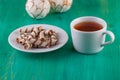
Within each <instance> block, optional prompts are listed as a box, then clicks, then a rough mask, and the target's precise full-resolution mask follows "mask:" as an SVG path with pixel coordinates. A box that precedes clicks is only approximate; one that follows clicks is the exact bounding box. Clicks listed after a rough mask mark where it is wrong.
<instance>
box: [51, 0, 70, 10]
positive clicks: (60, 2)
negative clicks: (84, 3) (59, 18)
mask: <svg viewBox="0 0 120 80" xmlns="http://www.w3.org/2000/svg"><path fill="white" fill-rule="evenodd" d="M49 2H50V4H51V7H52V8H53V10H54V11H55V12H66V11H68V10H69V9H70V7H71V5H72V0H49Z"/></svg>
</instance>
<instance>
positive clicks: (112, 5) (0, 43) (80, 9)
mask: <svg viewBox="0 0 120 80" xmlns="http://www.w3.org/2000/svg"><path fill="white" fill-rule="evenodd" d="M25 2H26V0H0V80H120V0H74V3H73V5H72V8H71V9H70V10H69V11H68V12H66V13H62V14H59V13H53V12H51V13H50V14H49V15H48V16H47V17H46V18H44V19H42V20H35V19H32V18H30V17H29V16H28V14H27V13H26V11H25ZM80 16H97V17H101V18H103V19H105V20H106V21H107V23H108V30H111V31H112V32H114V34H115V37H116V39H115V42H114V43H113V44H111V45H109V46H105V48H104V50H103V51H101V52H100V53H99V54H96V55H82V54H79V53H78V52H76V51H75V50H74V48H73V45H72V39H71V33H70V26H69V25H70V22H71V21H72V20H73V19H74V18H77V17H80ZM35 23H46V24H51V25H56V26H59V27H61V28H62V29H64V30H65V31H66V32H67V33H68V35H69V41H68V43H67V44H66V45H65V46H64V47H63V48H61V49H59V50H57V51H54V52H50V53H44V54H28V53H23V52H19V51H17V50H15V49H13V48H12V47H11V46H10V45H9V44H8V36H9V34H10V33H11V32H12V31H13V30H14V29H16V28H18V27H20V26H23V25H27V24H35ZM107 39H109V38H108V37H107Z"/></svg>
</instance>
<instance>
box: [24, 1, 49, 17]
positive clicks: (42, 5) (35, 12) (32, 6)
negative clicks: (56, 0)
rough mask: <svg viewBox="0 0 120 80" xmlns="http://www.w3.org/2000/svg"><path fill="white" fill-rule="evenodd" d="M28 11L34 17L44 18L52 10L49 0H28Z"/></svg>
mask: <svg viewBox="0 0 120 80" xmlns="http://www.w3.org/2000/svg"><path fill="white" fill-rule="evenodd" d="M26 11H27V13H28V14H29V16H31V17H32V18H36V19H40V18H44V17H45V16H46V15H47V14H48V13H49V11H50V3H49V1H48V0H27V2H26Z"/></svg>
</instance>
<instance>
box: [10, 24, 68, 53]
mask: <svg viewBox="0 0 120 80" xmlns="http://www.w3.org/2000/svg"><path fill="white" fill-rule="evenodd" d="M38 26H42V27H43V28H45V29H52V30H55V31H56V32H57V34H58V38H59V41H58V44H57V45H55V46H52V47H50V48H31V49H28V50H25V49H24V48H23V46H22V45H20V44H18V43H17V42H16V38H17V37H18V36H19V35H20V33H19V29H21V28H27V27H38ZM21 28H18V29H16V30H14V31H13V32H12V33H11V34H10V35H9V38H8V42H9V44H10V45H11V46H12V47H13V48H15V49H17V50H19V51H23V52H29V53H44V52H50V51H54V50H57V49H59V48H61V47H63V46H64V45H65V44H66V42H67V41H68V35H67V33H66V32H65V31H64V30H62V29H61V28H58V27H57V26H53V25H47V24H32V25H27V26H23V27H21Z"/></svg>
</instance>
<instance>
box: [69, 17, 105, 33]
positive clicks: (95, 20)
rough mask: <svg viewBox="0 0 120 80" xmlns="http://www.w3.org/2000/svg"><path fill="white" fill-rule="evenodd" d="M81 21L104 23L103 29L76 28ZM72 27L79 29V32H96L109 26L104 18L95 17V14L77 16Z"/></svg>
mask: <svg viewBox="0 0 120 80" xmlns="http://www.w3.org/2000/svg"><path fill="white" fill-rule="evenodd" d="M80 22H96V23H99V24H101V25H102V27H103V28H102V29H100V30H97V31H90V32H87V31H80V30H77V29H75V28H74V26H75V25H76V24H78V23H80ZM70 27H71V29H73V30H75V31H77V32H82V33H95V32H100V31H102V30H104V29H106V28H107V23H106V21H105V20H103V19H102V18H99V17H95V16H83V17H79V18H75V19H74V20H72V22H71V24H70Z"/></svg>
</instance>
